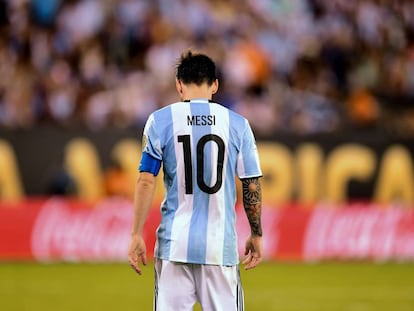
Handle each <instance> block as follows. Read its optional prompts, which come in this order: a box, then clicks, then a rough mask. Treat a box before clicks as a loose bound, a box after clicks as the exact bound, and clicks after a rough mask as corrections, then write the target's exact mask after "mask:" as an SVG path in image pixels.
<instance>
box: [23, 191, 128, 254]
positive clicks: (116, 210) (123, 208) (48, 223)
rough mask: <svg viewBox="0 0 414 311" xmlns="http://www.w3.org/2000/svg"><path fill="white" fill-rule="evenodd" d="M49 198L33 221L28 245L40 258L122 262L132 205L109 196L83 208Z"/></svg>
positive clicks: (77, 204) (65, 201)
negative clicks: (89, 206) (29, 244)
mask: <svg viewBox="0 0 414 311" xmlns="http://www.w3.org/2000/svg"><path fill="white" fill-rule="evenodd" d="M79 205H80V203H73V202H70V201H67V200H60V199H51V200H49V201H47V202H46V203H45V204H44V206H43V207H42V208H41V210H40V212H39V214H38V217H37V219H36V221H35V224H34V227H33V232H32V239H31V247H32V252H33V256H34V257H35V259H37V260H40V261H50V260H65V261H108V260H109V261H124V260H125V259H126V254H127V250H128V243H129V236H130V235H129V233H130V230H131V225H132V215H133V214H132V213H133V211H132V209H133V207H132V204H131V202H129V201H125V200H122V199H110V200H105V201H102V202H101V203H99V204H97V205H94V206H92V207H91V208H85V207H84V206H79Z"/></svg>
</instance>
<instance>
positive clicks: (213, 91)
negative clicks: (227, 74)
mask: <svg viewBox="0 0 414 311" xmlns="http://www.w3.org/2000/svg"><path fill="white" fill-rule="evenodd" d="M211 88H212V89H211V91H212V94H216V93H217V91H218V88H219V81H218V79H216V80H214V82H213V84H212V85H211Z"/></svg>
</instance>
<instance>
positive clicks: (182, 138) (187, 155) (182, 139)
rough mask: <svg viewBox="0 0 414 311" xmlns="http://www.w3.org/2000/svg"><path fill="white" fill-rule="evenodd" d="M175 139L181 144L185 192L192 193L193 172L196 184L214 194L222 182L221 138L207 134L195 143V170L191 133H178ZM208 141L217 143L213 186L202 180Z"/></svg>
mask: <svg viewBox="0 0 414 311" xmlns="http://www.w3.org/2000/svg"><path fill="white" fill-rule="evenodd" d="M177 141H178V142H179V143H182V144H183V154H184V175H185V177H184V178H185V193H186V194H193V174H194V173H195V174H196V180H197V185H198V187H199V188H200V190H202V191H203V192H205V193H208V194H214V193H216V192H217V191H219V190H220V188H221V186H222V184H223V163H224V152H225V145H224V141H223V139H222V138H221V137H220V136H218V135H215V134H208V135H204V136H203V137H201V138H200V139H199V140H198V142H197V144H196V161H197V171H196V172H194V170H193V155H192V152H191V135H179V136H178V137H177ZM208 142H214V143H216V145H217V165H216V167H215V168H213V167H211V171H213V169H215V170H216V173H217V174H216V176H217V180H216V182H215V184H214V185H213V186H209V185H207V184H206V182H205V181H204V161H205V159H204V148H205V146H206V144H207V143H208Z"/></svg>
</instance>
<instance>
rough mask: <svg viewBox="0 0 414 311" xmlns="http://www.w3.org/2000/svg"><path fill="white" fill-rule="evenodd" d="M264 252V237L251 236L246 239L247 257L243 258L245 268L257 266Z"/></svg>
mask: <svg viewBox="0 0 414 311" xmlns="http://www.w3.org/2000/svg"><path fill="white" fill-rule="evenodd" d="M262 253H263V246H262V237H260V236H250V237H249V238H248V239H247V241H246V249H245V251H244V255H245V257H243V259H242V264H243V265H244V268H245V269H246V270H250V269H253V268H254V267H256V266H257V265H258V264H259V263H260V262H261V261H262Z"/></svg>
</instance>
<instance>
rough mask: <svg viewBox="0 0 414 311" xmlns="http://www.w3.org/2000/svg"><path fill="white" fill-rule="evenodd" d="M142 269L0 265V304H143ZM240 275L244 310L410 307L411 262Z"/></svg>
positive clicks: (148, 270)
mask: <svg viewBox="0 0 414 311" xmlns="http://www.w3.org/2000/svg"><path fill="white" fill-rule="evenodd" d="M144 269H145V270H144V274H143V276H141V277H139V276H137V275H136V274H134V272H133V271H132V269H131V268H130V267H129V266H128V265H127V264H34V263H2V264H0V310H4V311H17V310H18V311H25V310H30V311H31V310H34V311H37V310H39V311H47V310H54V311H55V310H59V311H66V310H77V311H82V310H85V311H91V310H99V311H106V310H122V311H128V310H134V311H138V310H151V308H152V289H153V266H152V264H150V265H149V266H148V267H145V268H144ZM242 281H243V286H244V290H245V299H246V310H247V311H256V310H257V311H267V310H269V311H271V310H282V311H294V310H295V311H296V310H306V311H324V310H326V311H328V310H329V311H336V310H338V311H367V310H372V311H374V310H375V311H383V310H393V311H394V310H397V311H400V310H401V311H409V310H410V311H414V264H392V263H387V264H374V263H320V264H301V263H265V264H262V265H261V266H259V267H258V268H256V269H255V270H251V271H248V272H246V271H242ZM177 286H179V284H177ZM195 310H200V308H199V307H196V308H195Z"/></svg>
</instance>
